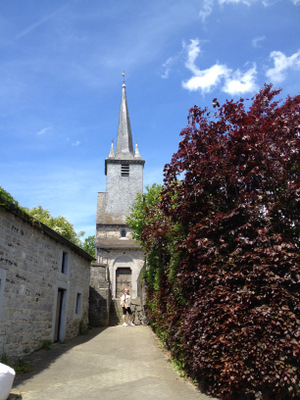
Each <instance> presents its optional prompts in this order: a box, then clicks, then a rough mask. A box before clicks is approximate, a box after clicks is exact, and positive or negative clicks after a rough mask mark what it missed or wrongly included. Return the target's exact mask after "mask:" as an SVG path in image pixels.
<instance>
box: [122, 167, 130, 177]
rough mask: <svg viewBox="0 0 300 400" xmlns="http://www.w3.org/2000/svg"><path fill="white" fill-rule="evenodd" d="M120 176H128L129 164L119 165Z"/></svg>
mask: <svg viewBox="0 0 300 400" xmlns="http://www.w3.org/2000/svg"><path fill="white" fill-rule="evenodd" d="M121 176H129V164H121Z"/></svg>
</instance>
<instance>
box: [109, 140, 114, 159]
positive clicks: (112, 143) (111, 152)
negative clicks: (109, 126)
mask: <svg viewBox="0 0 300 400" xmlns="http://www.w3.org/2000/svg"><path fill="white" fill-rule="evenodd" d="M114 155H115V150H114V139H113V141H112V142H111V146H110V152H109V155H108V157H114Z"/></svg>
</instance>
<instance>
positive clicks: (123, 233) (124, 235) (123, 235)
mask: <svg viewBox="0 0 300 400" xmlns="http://www.w3.org/2000/svg"><path fill="white" fill-rule="evenodd" d="M121 237H126V229H121Z"/></svg>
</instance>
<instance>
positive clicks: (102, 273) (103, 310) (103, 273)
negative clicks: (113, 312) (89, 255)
mask: <svg viewBox="0 0 300 400" xmlns="http://www.w3.org/2000/svg"><path fill="white" fill-rule="evenodd" d="M110 299H111V294H110V285H109V277H108V269H107V267H106V266H105V265H102V264H96V263H95V264H92V265H91V281H90V308H89V323H90V325H91V326H93V327H97V326H108V325H109V312H110Z"/></svg>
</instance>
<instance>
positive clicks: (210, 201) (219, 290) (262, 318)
mask: <svg viewBox="0 0 300 400" xmlns="http://www.w3.org/2000/svg"><path fill="white" fill-rule="evenodd" d="M278 94H279V91H274V90H272V87H271V86H268V85H265V87H264V88H263V89H262V90H261V91H260V92H259V93H258V94H257V95H256V96H255V97H254V99H253V102H252V105H251V107H250V108H249V109H248V110H246V109H245V105H244V101H243V100H242V99H241V100H240V101H238V102H233V101H229V102H227V103H226V104H224V105H223V106H221V107H217V106H216V112H215V113H214V114H213V115H210V112H209V111H208V110H207V109H200V108H199V107H196V106H195V107H194V108H192V109H191V110H190V114H189V119H188V122H189V124H188V126H187V128H186V129H184V130H183V131H182V132H181V136H182V139H181V141H180V143H179V149H178V151H177V153H176V154H174V156H173V157H172V160H171V163H170V164H169V165H166V166H165V182H164V183H165V186H164V189H163V195H162V202H161V204H160V207H161V210H162V212H163V215H164V216H165V219H164V220H163V221H162V220H161V219H160V221H156V225H155V226H154V225H152V226H151V227H149V226H148V227H147V226H145V227H144V231H143V235H144V237H143V240H144V241H145V243H148V251H149V253H151V251H154V249H155V252H156V254H157V257H158V259H159V260H160V261H159V263H157V269H158V270H160V271H161V272H160V276H161V279H160V281H159V282H158V280H156V284H150V285H149V298H150V300H151V301H152V302H153V301H154V299H155V306H156V308H154V307H152V311H150V312H152V321H153V323H154V325H155V326H157V327H158V328H157V329H158V330H159V331H160V332H162V331H164V332H165V337H166V342H167V343H168V345H169V347H170V349H171V350H172V352H173V353H174V355H175V356H178V357H179V358H180V359H184V361H185V367H186V370H187V371H188V372H189V374H190V375H191V376H193V377H194V378H197V379H198V380H199V382H201V384H202V386H203V388H204V390H205V391H207V392H208V393H210V394H213V395H215V396H219V397H220V398H221V399H224V400H226V399H255V400H259V399H270V400H271V399H272V400H273V399H274V400H276V399H278V400H279V399H299V398H300V381H299V376H300V372H299V365H300V347H299V338H300V269H299V264H300V255H299V248H300V239H299V238H300V225H299V216H300V182H299V174H300V95H299V96H296V97H294V98H288V99H287V100H286V101H285V102H284V103H282V104H281V103H279V102H276V101H274V97H275V96H276V95H278ZM172 226H173V227H174V226H177V227H178V226H179V227H180V235H179V234H178V235H177V236H178V237H177V239H176V232H177V231H178V232H179V230H178V229H177V231H176V232H175V233H174V232H173V233H172V235H170V230H171V227H172ZM170 237H171V240H172V241H173V245H170ZM171 249H172V250H171ZM174 252H175V253H176V254H177V255H178V257H177V258H176V257H175V259H176V260H177V262H176V263H174V262H173V265H172V267H170V263H172V260H174ZM152 255H153V254H152ZM174 265H175V266H174ZM174 268H175V269H176V273H175V274H174ZM170 271H171V272H170ZM150 273H151V271H150ZM152 273H153V271H152ZM171 275H172V279H171V278H170V276H171ZM174 276H175V278H174ZM151 301H150V303H151ZM153 304H154V303H153Z"/></svg>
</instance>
